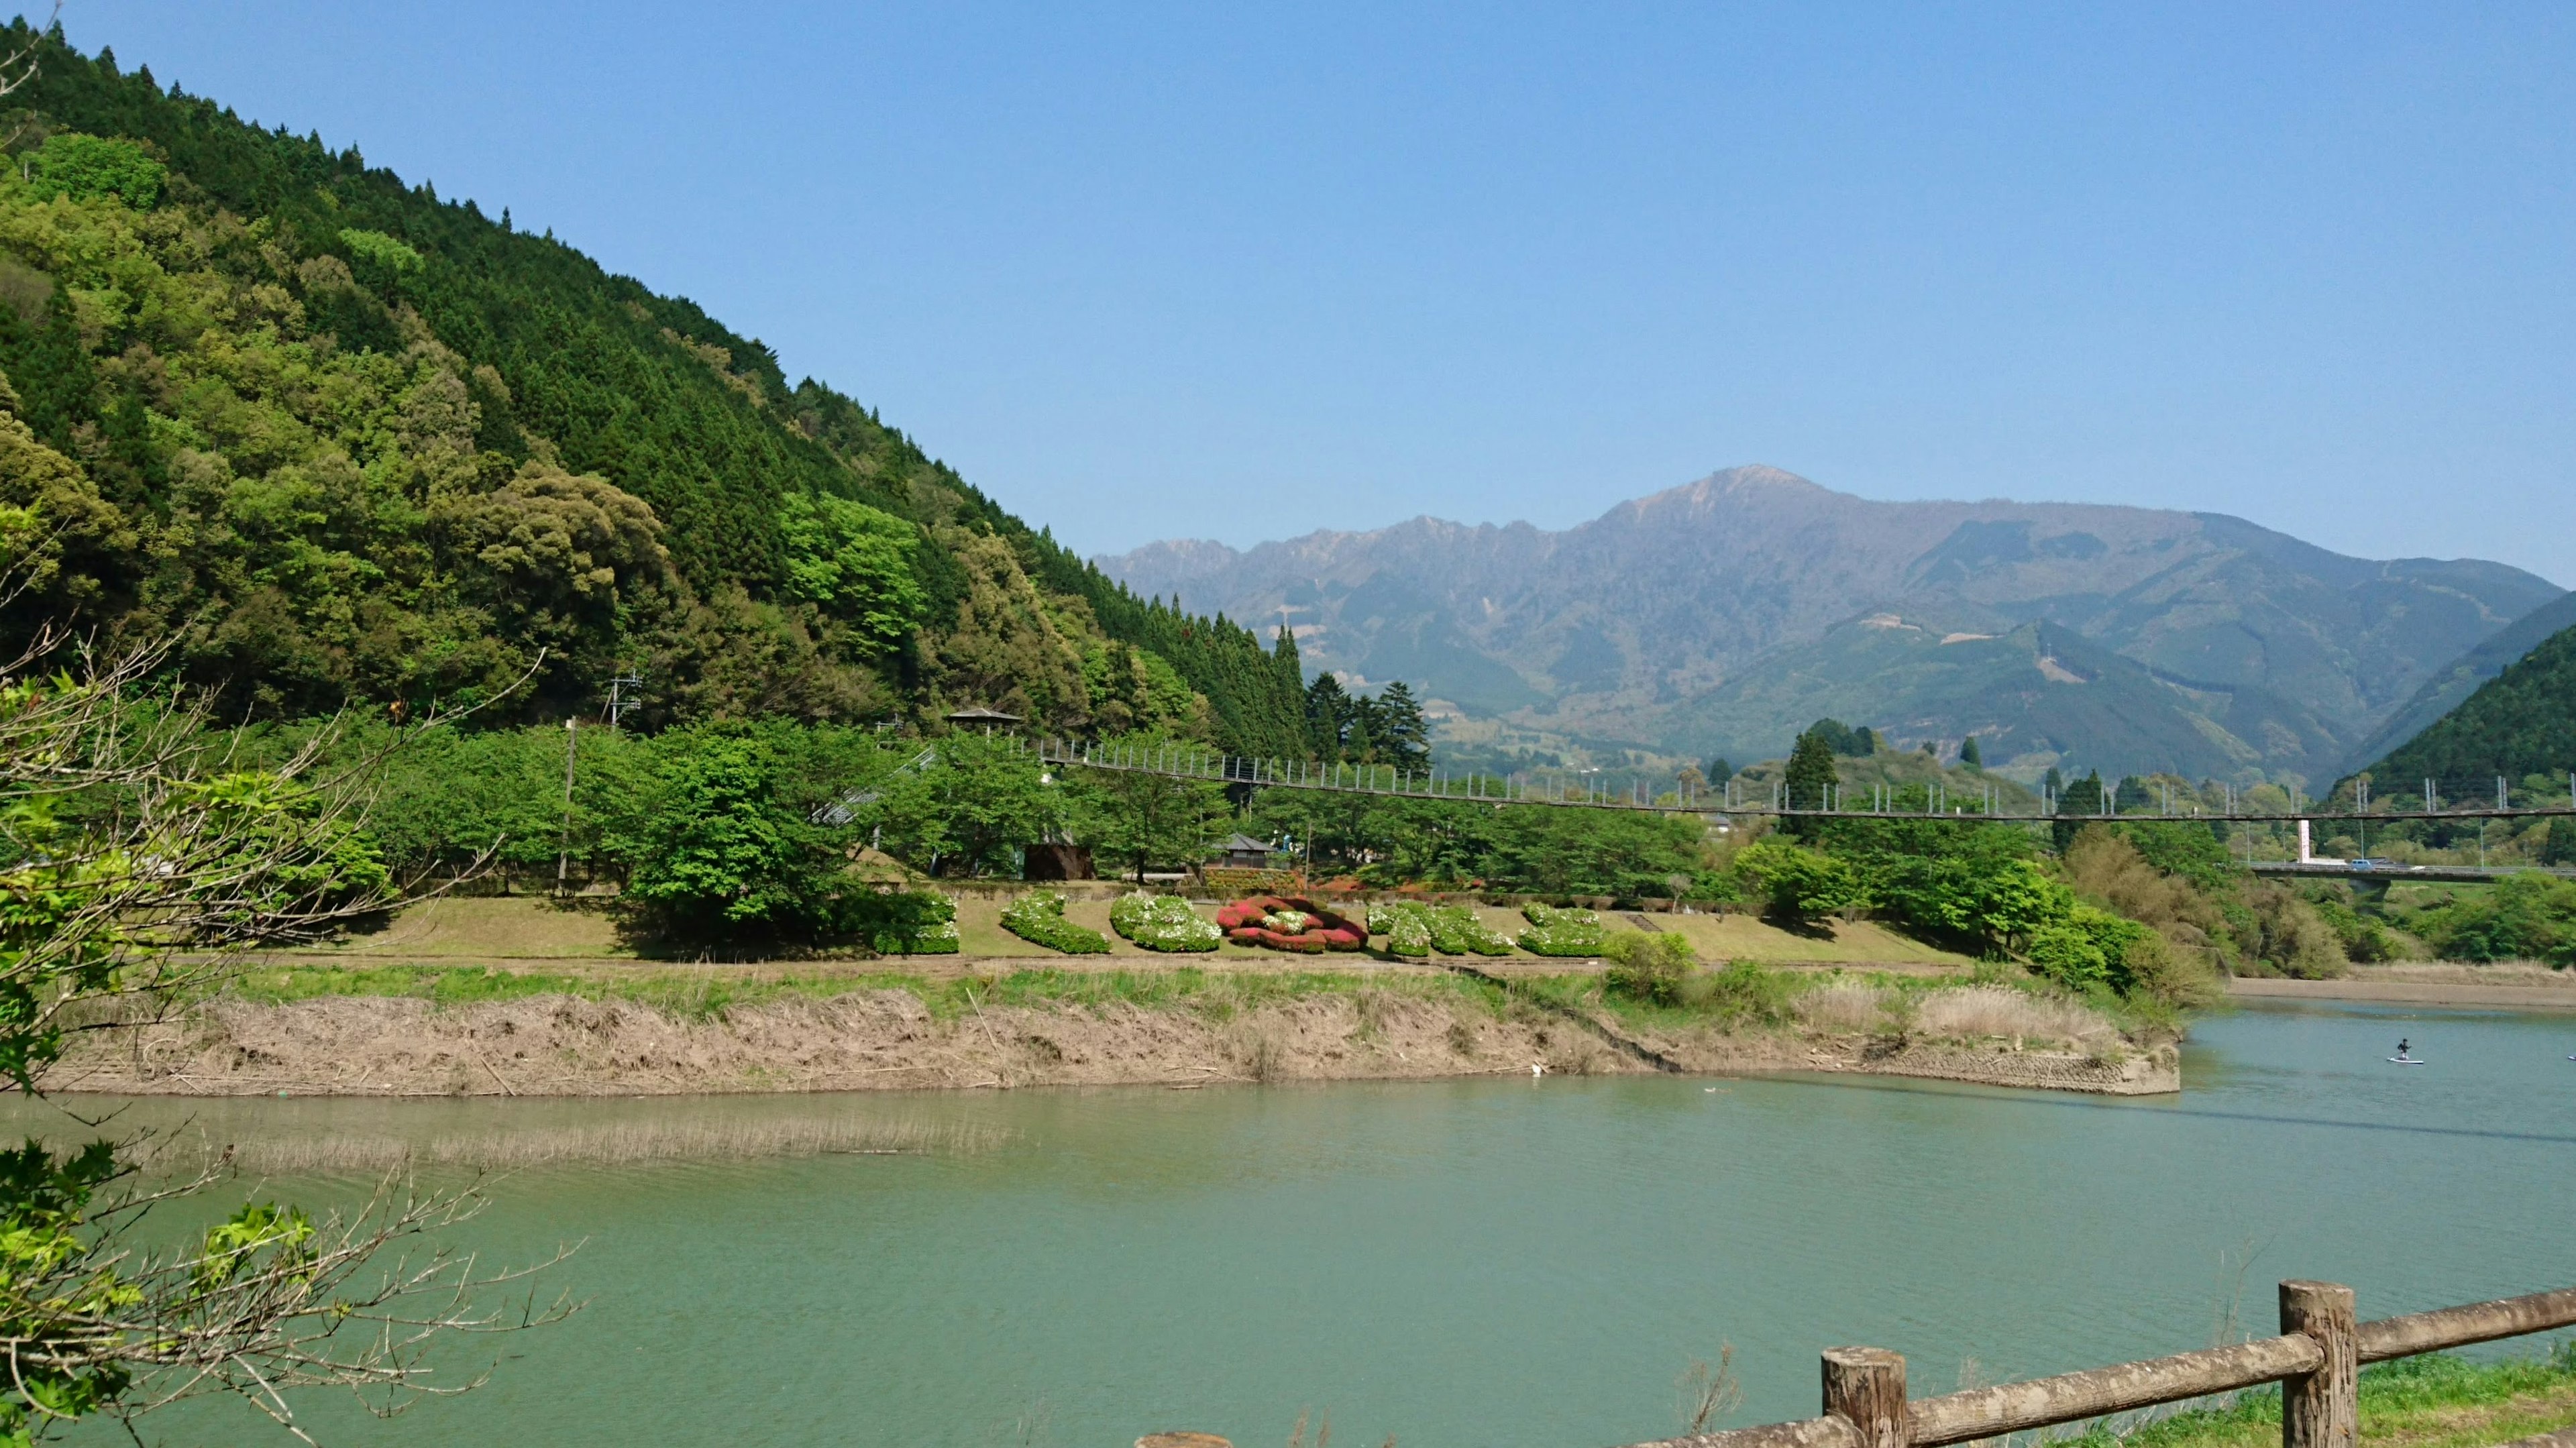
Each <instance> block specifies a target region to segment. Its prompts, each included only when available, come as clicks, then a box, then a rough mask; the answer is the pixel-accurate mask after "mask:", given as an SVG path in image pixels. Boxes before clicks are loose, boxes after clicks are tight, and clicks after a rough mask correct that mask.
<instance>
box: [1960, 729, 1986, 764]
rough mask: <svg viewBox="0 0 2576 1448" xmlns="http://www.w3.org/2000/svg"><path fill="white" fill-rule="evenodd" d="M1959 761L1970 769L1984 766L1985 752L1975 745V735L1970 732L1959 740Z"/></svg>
mask: <svg viewBox="0 0 2576 1448" xmlns="http://www.w3.org/2000/svg"><path fill="white" fill-rule="evenodd" d="M1959 762H1960V763H1961V764H1964V765H1966V766H1968V767H1969V768H1970V769H1983V768H1985V767H1986V752H1985V751H1984V750H1982V749H1980V748H1978V747H1977V736H1976V735H1974V734H1971V735H1969V736H1968V737H1967V738H1965V739H1962V740H1960V741H1959Z"/></svg>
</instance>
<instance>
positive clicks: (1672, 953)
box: [1601, 930, 1699, 1006]
mask: <svg viewBox="0 0 2576 1448" xmlns="http://www.w3.org/2000/svg"><path fill="white" fill-rule="evenodd" d="M1601 954H1602V956H1603V958H1605V959H1606V960H1608V961H1609V962H1610V968H1609V970H1608V971H1607V972H1606V973H1605V974H1604V975H1603V977H1602V983H1603V984H1604V985H1606V986H1608V987H1609V989H1610V990H1611V991H1612V992H1613V993H1615V994H1618V995H1623V996H1626V997H1628V998H1629V999H1630V1000H1636V1001H1643V1002H1645V1003H1646V1004H1648V1005H1657V1006H1677V1005H1680V1004H1681V1003H1682V982H1683V981H1685V980H1687V979H1689V978H1690V973H1691V971H1692V970H1693V969H1694V968H1695V967H1697V966H1698V964H1699V957H1697V956H1695V955H1693V954H1692V953H1691V948H1690V942H1689V941H1687V940H1684V939H1683V938H1682V937H1680V936H1678V935H1675V934H1672V933H1670V932H1667V931H1647V930H1630V931H1622V932H1620V933H1619V934H1617V935H1613V936H1611V937H1610V939H1609V941H1608V942H1607V943H1606V944H1604V945H1603V946H1602V950H1601Z"/></svg>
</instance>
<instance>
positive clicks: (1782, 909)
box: [1735, 840, 1866, 922]
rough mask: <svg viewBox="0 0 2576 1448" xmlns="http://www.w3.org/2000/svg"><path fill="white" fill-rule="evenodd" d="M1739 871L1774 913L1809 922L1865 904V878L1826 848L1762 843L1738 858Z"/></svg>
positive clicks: (1736, 863)
mask: <svg viewBox="0 0 2576 1448" xmlns="http://www.w3.org/2000/svg"><path fill="white" fill-rule="evenodd" d="M1735 872H1736V873H1737V874H1738V875H1741V876H1743V877H1744V879H1745V881H1746V882H1747V883H1748V884H1750V885H1752V886H1753V888H1754V889H1755V890H1756V891H1757V892H1759V893H1760V894H1761V895H1762V896H1763V897H1764V898H1765V899H1766V900H1768V901H1769V902H1770V907H1771V913H1772V914H1774V915H1777V916H1779V917H1781V918H1783V919H1786V920H1792V921H1800V922H1807V921H1813V920H1817V919H1820V918H1822V917H1823V916H1826V915H1830V914H1832V913H1833V912H1834V911H1837V910H1842V909H1846V908H1849V907H1851V906H1854V905H1858V904H1860V903H1862V901H1863V900H1864V899H1865V898H1866V896H1865V895H1864V894H1863V892H1862V889H1861V882H1860V877H1859V876H1858V875H1857V874H1855V873H1853V871H1852V869H1851V867H1850V866H1849V865H1846V864H1844V863H1843V862H1842V861H1840V860H1838V859H1835V858H1834V857H1833V856H1831V855H1828V854H1826V853H1824V852H1823V851H1821V850H1810V849H1806V848H1804V847H1802V846H1799V845H1793V844H1790V843H1788V842H1787V841H1785V840H1761V841H1757V842H1755V843H1753V844H1750V845H1747V846H1745V847H1744V848H1743V849H1742V850H1740V851H1738V852H1737V853H1736V856H1735Z"/></svg>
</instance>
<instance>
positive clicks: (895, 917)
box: [849, 890, 957, 955]
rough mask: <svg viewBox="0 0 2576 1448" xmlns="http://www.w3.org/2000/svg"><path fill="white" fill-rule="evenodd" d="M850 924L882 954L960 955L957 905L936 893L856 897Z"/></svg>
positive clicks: (924, 891) (932, 891)
mask: <svg viewBox="0 0 2576 1448" xmlns="http://www.w3.org/2000/svg"><path fill="white" fill-rule="evenodd" d="M849 924H850V928H851V931H852V933H853V934H856V935H859V936H861V937H862V938H864V939H866V940H867V941H868V943H869V944H870V945H871V946H873V947H874V948H875V950H876V953H877V954H879V955H955V954H956V953H957V903H956V902H955V901H953V900H951V899H949V898H948V897H947V896H945V895H942V894H940V893H939V892H937V891H935V890H894V891H888V892H887V893H885V894H881V895H860V896H855V897H853V898H852V900H851V901H850V922H849Z"/></svg>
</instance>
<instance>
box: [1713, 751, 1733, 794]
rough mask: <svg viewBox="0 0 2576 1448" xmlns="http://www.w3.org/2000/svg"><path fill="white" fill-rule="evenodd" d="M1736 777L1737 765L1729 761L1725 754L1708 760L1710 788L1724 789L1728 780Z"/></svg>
mask: <svg viewBox="0 0 2576 1448" xmlns="http://www.w3.org/2000/svg"><path fill="white" fill-rule="evenodd" d="M1734 777H1735V766H1734V765H1733V764H1731V763H1729V762H1728V761H1727V758H1726V756H1725V755H1723V754H1721V755H1719V756H1718V757H1716V758H1715V759H1712V760H1710V761H1709V762H1708V785H1709V788H1711V789H1724V788H1726V782H1727V781H1728V780H1730V779H1733V778H1734Z"/></svg>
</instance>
